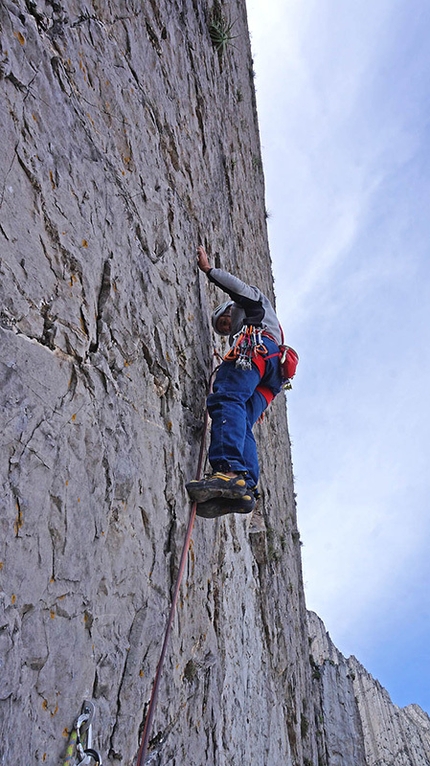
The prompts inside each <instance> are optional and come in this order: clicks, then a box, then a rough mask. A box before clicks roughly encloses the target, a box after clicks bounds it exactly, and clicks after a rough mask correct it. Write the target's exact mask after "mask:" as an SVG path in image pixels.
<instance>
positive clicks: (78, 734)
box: [63, 701, 102, 766]
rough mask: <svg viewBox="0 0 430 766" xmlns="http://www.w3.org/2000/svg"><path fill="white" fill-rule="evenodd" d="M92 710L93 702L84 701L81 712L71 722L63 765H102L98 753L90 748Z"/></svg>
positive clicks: (93, 708)
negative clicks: (71, 726) (71, 727)
mask: <svg viewBox="0 0 430 766" xmlns="http://www.w3.org/2000/svg"><path fill="white" fill-rule="evenodd" d="M94 712H95V707H94V705H93V703H92V702H88V701H85V702H84V704H83V706H82V713H81V714H80V715H79V716H78V717H77V719H76V721H75V722H74V724H73V730H72V733H71V735H70V740H69V744H68V747H67V750H66V759H65V761H64V763H63V766H102V759H101V757H100V755H99V753H98V752H97V750H93V748H92V720H93V718H94ZM84 742H85V746H84Z"/></svg>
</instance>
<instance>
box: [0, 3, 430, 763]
mask: <svg viewBox="0 0 430 766" xmlns="http://www.w3.org/2000/svg"><path fill="white" fill-rule="evenodd" d="M0 13H1V17H0V24H1V29H0V36H1V51H0V89H1V103H2V109H1V113H0V121H1V143H0V156H1V161H0V277H1V286H0V294H1V305H0V311H1V313H0V343H1V354H0V370H1V372H0V375H1V389H0V408H1V415H2V419H1V455H0V482H1V490H0V492H1V494H0V502H1V516H0V527H1V540H0V544H1V548H0V570H1V571H0V574H1V579H2V584H1V593H0V612H1V618H0V628H1V631H0V649H1V665H0V670H1V677H0V763H1V764H6V763H14V762H17V763H18V762H22V763H29V764H30V763H31V764H39V763H47V764H58V763H62V762H63V760H64V756H65V752H66V747H67V743H68V739H69V734H70V730H71V728H72V726H73V721H74V719H75V718H76V716H77V714H78V713H79V712H80V709H81V705H82V702H83V700H84V699H89V700H92V701H93V702H94V704H95V706H96V719H95V721H94V746H95V747H96V749H98V750H99V751H100V753H101V754H102V756H103V762H104V763H105V764H112V765H114V764H117V763H121V764H123V766H128V765H129V764H132V763H134V762H135V758H136V753H137V749H138V743H139V732H140V731H141V728H142V722H143V720H144V715H145V703H146V701H147V700H148V698H149V695H150V691H151V686H152V681H153V677H154V672H155V667H156V663H157V661H158V656H159V648H160V642H161V640H162V636H163V631H164V627H165V622H166V616H167V613H168V609H169V604H170V594H171V589H172V584H173V582H174V580H175V576H176V570H177V565H178V559H179V555H180V549H181V545H182V540H183V537H184V532H185V528H186V524H187V521H188V515H189V510H190V506H189V503H188V499H187V496H186V493H185V490H184V483H185V481H186V480H187V479H188V478H189V477H190V476H192V475H193V474H194V471H195V467H196V461H197V454H198V449H199V441H200V438H201V431H202V421H203V412H204V401H205V388H206V385H207V380H208V377H209V372H210V369H211V366H212V344H213V338H212V333H211V328H210V322H209V315H210V311H211V307H212V306H213V305H214V304H215V303H216V302H217V301H218V300H219V299H220V298H221V297H222V296H221V294H220V293H219V292H218V291H216V289H215V288H214V287H213V286H210V285H208V284H207V282H206V280H205V278H204V277H203V276H202V275H201V274H198V273H197V271H196V263H195V248H196V245H197V244H198V243H199V242H203V243H204V244H206V246H207V248H208V250H209V252H210V253H211V256H212V259H213V262H214V263H215V264H216V265H222V266H223V267H225V268H226V269H228V270H230V271H232V272H240V273H241V275H242V276H243V278H244V279H245V280H247V281H251V282H257V283H258V284H259V286H261V288H262V289H263V290H264V291H266V292H267V294H269V295H273V286H272V276H271V267H270V257H269V251H268V244H267V235H266V220H265V218H266V214H265V207H264V180H263V172H262V164H261V156H260V145H259V135H258V124H257V116H256V108H255V95H254V86H253V69H252V66H253V65H252V58H251V54H250V47H249V39H248V30H247V21H246V8H245V2H244V0H232V1H231V2H229V3H224V4H220V3H219V2H212V0H211V1H210V2H203V0H116V2H110V1H109V0H104V1H103V2H100V1H99V0H92V2H90V1H89V0H88V1H87V2H84V3H81V2H79V1H78V0H68V1H67V2H66V1H64V2H56V1H55V2H54V0H37V1H34V0H2V2H1V4H0ZM214 13H215V14H218V18H220V16H219V14H221V16H223V17H224V18H226V19H230V20H232V21H234V30H233V33H234V35H235V39H234V40H233V41H232V43H233V44H227V45H226V47H225V49H223V48H221V49H220V50H218V51H217V50H216V49H215V47H214V45H213V43H212V41H211V37H210V24H211V21H212V20H213V14H214ZM258 439H259V441H260V443H261V445H264V450H263V449H262V450H261V467H262V474H263V482H262V501H261V504H260V507H259V509H258V512H256V513H254V515H253V518H251V519H248V518H245V519H244V518H242V517H235V516H231V517H227V518H225V519H222V520H217V521H213V522H211V521H209V522H208V521H204V520H197V523H196V526H195V529H194V533H193V541H192V547H191V551H190V554H189V557H188V569H187V573H186V581H185V583H184V585H183V588H182V592H181V600H180V604H179V608H178V611H177V615H176V619H175V626H174V630H173V633H172V636H171V640H170V644H169V652H168V658H167V662H166V666H165V670H164V675H163V679H162V684H161V689H160V696H159V704H158V708H157V712H156V716H155V720H154V727H153V729H154V730H153V739H152V742H151V757H150V762H151V763H154V764H155V763H159V764H167V763H169V764H179V763H184V762H189V763H192V764H193V766H203V764H214V765H216V766H224V765H225V766H226V765H227V764H231V765H232V766H235V765H236V764H237V765H238V766H239V764H240V765H241V764H243V763H250V764H257V763H258V764H262V763H264V764H269V765H270V766H278V765H280V764H283V766H293V765H294V766H310V764H312V766H323V765H324V764H325V765H326V766H331V764H337V763H339V764H349V763H351V764H352V763H354V764H355V766H360V765H361V763H368V764H373V763H375V764H376V763H378V764H381V766H382V765H383V764H391V762H392V761H391V760H389V759H388V757H387V759H386V760H381V757H380V756H379V755H378V757H379V760H377V758H376V756H375V758H374V759H373V760H372V759H371V758H372V757H373V756H369V755H368V751H367V745H366V749H365V738H363V736H364V737H365V736H366V731H367V730H369V732H370V734H369V739H372V738H375V736H376V735H375V732H376V729H375V727H373V728H372V726H371V724H370V721H371V720H373V718H372V715H373V714H366V715H367V717H366V715H365V713H363V712H362V708H361V707H360V711H359V714H358V713H357V711H356V710H355V709H354V712H353V715H351V716H341V715H337V714H336V713H334V714H333V715H332V712H330V711H331V704H333V705H334V706H335V707H336V704H337V703H335V701H333V703H330V704H329V703H328V702H327V699H328V697H327V694H328V692H327V688H329V689H331V692H330V693H331V694H332V696H333V695H335V693H336V688H337V686H336V684H337V685H339V684H341V687H340V688H341V691H339V694H340V696H342V695H343V694H344V693H345V694H348V695H349V692H350V687H349V686H348V684H349V683H350V679H346V680H345V678H346V675H347V674H345V678H344V677H343V675H342V677H341V678H339V674H338V675H337V677H336V678H334V679H332V681H331V682H330V684H329V685H328V687H327V684H326V685H323V686H322V685H321V672H320V670H318V668H317V665H318V667H319V666H320V665H321V664H324V660H323V657H322V654H323V653H324V651H326V650H327V644H324V647H323V642H322V643H321V642H320V644H321V648H320V650H319V654H318V653H317V652H316V651H315V650H313V654H311V657H310V649H309V636H308V625H307V615H306V609H305V601H304V595H303V586H302V576H301V558H300V541H299V533H298V530H297V523H296V510H295V502H294V492H293V479H292V469H291V456H290V446H289V439H288V430H287V421H286V412H285V405H284V401H283V399H282V397H278V401H276V402H275V403H274V405H273V406H272V408H271V412H270V414H269V416H268V418H267V419H266V421H265V422H264V423H263V424H262V425H261V426H259V427H258ZM311 635H312V633H311ZM330 651H331V650H330ZM321 653H322V654H321ZM320 654H321V656H320ZM317 655H318V656H317ZM324 667H325V665H324ZM338 667H341V668H342V673H343V664H342V662H341V661H339V662H338ZM340 672H341V671H339V673H340ZM318 674H319V677H316V676H318ZM349 675H350V671H349ZM360 678H362V679H363V684H365V680H366V679H368V676H367V675H366V673H365V671H363V672H361V671H359V672H357V678H356V681H354V684H356V683H358V682H359V679H360ZM357 679H358V680H357ZM344 683H347V690H346V692H344V691H343V688H344V687H343V686H342V684H344ZM366 683H367V681H366ZM369 683H371V682H370V681H369ZM373 683H374V682H373ZM354 688H355V687H354ZM351 693H352V692H351ZM355 693H356V692H355ZM362 699H363V700H365V699H366V694H365V693H364V692H363V694H362ZM348 704H350V705H351V711H352V710H353V700H352V698H351V699H350V701H349V702H348ZM364 705H365V702H364V701H363V706H364ZM359 706H360V697H359ZM367 709H368V708H366V710H367ZM363 710H364V707H363ZM402 715H403V714H402ZM396 720H397V718H396ZM401 720H402V721H404V720H408V721H410V726H411V727H414V728H413V731H415V732H421V731H423V732H424V734H423V736H422V737H421V735H419V736H418V734H417V737H418V738H419V739H420V742H421V743H422V746H423V747H424V744H423V743H424V742H427V747H428V742H429V736H428V718H427V717H426V716H425V714H424V713H422V711H419V709H416V708H412V709H409V708H408V709H406V711H405V713H404V717H403V718H402V719H401ZM360 721H361V722H362V723H361V728H360V725H359V722H360ZM366 721H367V723H366ZM381 725H382V723H381ZM366 726H367V729H366ZM402 726H403V724H402ZM426 727H427V728H426ZM401 730H402V731H404V726H403V729H401ZM396 731H397V730H396ZM399 731H400V729H399ZM363 732H364V735H363ZM396 736H397V735H396ZM400 736H401V735H400V734H399V737H400ZM351 738H355V740H354V742H355V744H351V741H350V740H351ZM388 740H389V742H392V741H393V740H392V738H391V737H388ZM399 741H400V739H399ZM417 741H418V740H417ZM337 742H348V743H349V746H350V750H351V758H356V759H357V760H355V761H353V760H346V757H345V758H344V756H343V755H342V753H341V754H340V756H338V755H336V754H335V753H334V750H332V749H331V748H332V744H333V743H337ZM334 746H335V744H333V747H334ZM336 746H337V745H336ZM382 746H383V743H382V740H381V747H382ZM384 746H385V745H384ZM417 747H418V745H417ZM372 752H373V751H372ZM374 752H376V750H375V751H374ZM420 752H421V751H420ZM423 752H424V750H423ZM426 752H428V751H426ZM348 757H349V756H348ZM426 757H428V755H426ZM336 758H337V760H336ZM359 759H361V760H359ZM366 759H367V760H366ZM426 762H427V761H423V760H419V759H418V760H415V761H414V760H409V761H407V760H404V761H401V763H402V764H403V763H405V764H409V763H410V764H419V766H422V764H423V763H426ZM396 763H400V761H396Z"/></svg>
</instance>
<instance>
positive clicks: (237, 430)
mask: <svg viewBox="0 0 430 766" xmlns="http://www.w3.org/2000/svg"><path fill="white" fill-rule="evenodd" d="M197 265H198V267H199V269H200V270H201V271H203V272H204V273H205V274H206V276H207V277H208V279H209V280H210V282H213V284H215V285H216V286H217V287H219V288H221V290H223V291H224V292H225V293H227V294H228V295H229V297H230V300H228V301H226V302H225V303H222V304H221V305H220V306H218V307H217V308H216V309H215V311H214V312H213V314H212V326H213V328H214V330H215V332H216V333H217V334H218V335H223V336H229V340H230V344H231V348H230V351H229V352H228V353H227V354H226V357H224V361H223V362H222V364H221V366H220V367H219V369H218V372H217V375H216V378H215V383H214V386H213V393H211V394H210V395H209V396H208V400H207V408H208V412H209V415H210V417H211V420H212V428H211V442H210V447H209V462H210V465H211V468H212V470H213V473H212V475H211V476H207V477H206V478H204V479H202V480H193V481H190V482H188V484H187V485H186V488H187V491H188V494H189V495H190V497H191V499H192V500H193V501H194V502H197V503H198V505H197V514H198V515H199V516H204V517H206V518H215V517H216V516H222V515H223V514H225V513H250V512H251V511H252V510H253V509H254V507H255V502H256V497H258V489H257V484H258V478H259V465H258V455H257V447H256V443H255V439H254V435H253V433H252V427H253V425H254V424H255V423H256V421H257V420H258V419H259V418H260V416H261V415H262V414H263V412H264V410H265V409H266V408H267V407H268V405H269V404H270V402H271V401H272V400H273V399H274V397H275V396H276V394H278V393H279V391H280V390H281V387H282V376H281V369H280V363H279V356H280V354H279V346H280V344H281V343H282V330H281V327H280V324H279V321H278V319H277V316H276V314H275V311H274V309H273V306H272V304H271V303H270V301H269V299H268V298H266V296H265V295H263V293H262V292H261V291H260V290H259V289H258V288H257V287H254V286H250V285H247V284H245V283H244V282H242V280H240V279H238V278H237V277H235V276H233V275H232V274H229V273H228V272H227V271H223V270H222V269H217V268H212V267H211V266H210V263H209V259H208V256H207V253H206V251H205V249H204V247H203V246H202V245H200V246H199V247H198V249H197Z"/></svg>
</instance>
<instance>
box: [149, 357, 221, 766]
mask: <svg viewBox="0 0 430 766" xmlns="http://www.w3.org/2000/svg"><path fill="white" fill-rule="evenodd" d="M215 353H216V352H215ZM216 355H217V354H216ZM217 356H218V355H217ZM216 371H217V368H215V369H214V370H213V372H212V373H211V376H210V378H209V391H210V390H211V388H212V382H213V378H214V375H215V373H216ZM208 423H209V415H208V411H207V409H206V410H205V417H204V421H203V433H202V439H201V442H200V451H199V460H198V463H197V473H196V479H200V478H201V474H202V469H203V463H204V458H205V453H206V434H207V430H208ZM196 510H197V503H193V505H192V507H191V513H190V518H189V521H188V527H187V534H186V535H185V540H184V545H183V548H182V553H181V559H180V562H179V570H178V574H177V577H176V583H175V589H174V591H173V598H172V604H171V607H170V612H169V617H168V620H167V626H166V632H165V634H164V641H163V646H162V648H161V654H160V659H159V660H158V665H157V670H156V672H155V678H154V684H153V687H152V692H151V698H150V700H149V703H148V710H147V713H146V719H145V727H144V730H143V735H142V741H141V743H140V747H139V752H138V755H137V762H136V766H143V764H144V762H145V758H146V754H147V750H148V744H149V736H150V734H151V728H152V719H153V717H154V713H155V708H156V705H157V698H158V690H159V686H160V680H161V672H162V669H163V664H164V659H165V656H166V650H167V643H168V640H169V636H170V632H171V630H172V626H173V620H174V617H175V611H176V606H177V603H178V598H179V591H180V587H181V582H182V577H183V575H184V571H185V565H186V563H187V556H188V549H189V547H190V541H191V534H192V531H193V527H194V521H195V519H196Z"/></svg>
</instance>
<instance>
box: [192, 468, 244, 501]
mask: <svg viewBox="0 0 430 766" xmlns="http://www.w3.org/2000/svg"><path fill="white" fill-rule="evenodd" d="M185 486H186V488H187V492H188V494H189V496H190V498H191V500H193V501H194V502H197V503H205V502H206V500H210V499H211V498H213V497H228V498H232V499H237V498H239V497H242V495H244V494H245V493H246V491H247V486H246V481H245V479H244V478H243V476H241V475H239V476H226V475H225V473H219V472H218V473H214V474H212V476H208V478H206V479H200V480H199V479H194V480H193V481H189V482H188V484H186V485H185Z"/></svg>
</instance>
